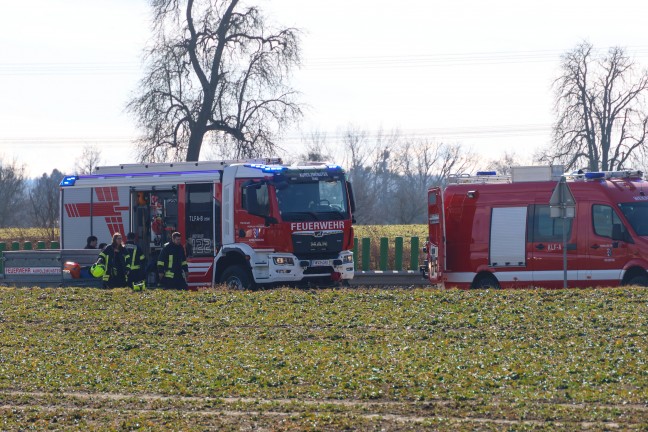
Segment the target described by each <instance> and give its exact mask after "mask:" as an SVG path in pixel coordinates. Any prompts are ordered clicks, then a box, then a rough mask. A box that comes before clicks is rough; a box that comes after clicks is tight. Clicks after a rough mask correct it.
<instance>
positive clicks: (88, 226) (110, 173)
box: [60, 159, 355, 288]
mask: <svg viewBox="0 0 648 432" xmlns="http://www.w3.org/2000/svg"><path fill="white" fill-rule="evenodd" d="M354 210H355V208H354V201H353V193H352V189H351V185H350V183H349V182H348V181H347V180H346V175H345V172H344V170H343V169H342V168H341V167H339V166H337V165H331V164H323V163H317V164H301V165H294V166H293V165H290V166H288V165H284V164H282V162H281V160H280V159H263V160H246V161H210V162H180V163H168V164H153V163H151V164H127V165H118V166H106V167H99V168H97V169H96V170H95V172H94V173H93V174H92V175H74V176H68V177H65V178H64V179H63V181H62V182H61V219H60V220H61V248H63V249H81V248H83V247H84V245H85V242H86V238H87V236H89V235H91V234H92V235H95V236H97V237H98V238H99V241H100V242H101V241H105V242H107V243H110V239H111V237H112V234H113V233H115V232H121V233H127V232H129V231H132V232H134V233H136V235H137V237H138V243H139V244H140V246H142V247H143V248H144V251H145V253H146V255H147V256H148V257H149V262H153V263H154V262H156V261H157V255H158V254H159V251H160V249H161V248H162V247H163V246H164V244H165V243H166V242H168V241H169V240H170V237H171V234H172V233H173V232H174V231H180V232H181V233H182V234H183V236H184V239H185V240H186V242H187V244H188V248H187V249H188V251H189V255H190V258H189V259H188V262H189V281H188V282H189V286H190V287H198V286H211V285H214V284H218V283H227V284H228V285H230V286H235V287H241V288H248V287H252V286H255V285H265V284H268V285H270V284H299V283H313V284H337V283H345V282H348V280H349V279H351V278H352V277H353V274H354V266H353V252H352V248H353V228H352V221H353V211H354ZM154 274H155V270H152V271H151V275H150V276H154Z"/></svg>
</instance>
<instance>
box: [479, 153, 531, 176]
mask: <svg viewBox="0 0 648 432" xmlns="http://www.w3.org/2000/svg"><path fill="white" fill-rule="evenodd" d="M520 165H522V163H521V162H520V160H519V159H518V156H517V155H516V154H515V152H511V153H509V152H504V156H502V157H501V158H500V159H495V160H491V161H490V162H488V165H487V166H486V167H485V168H486V169H487V170H493V171H496V172H497V174H499V175H510V174H511V172H512V171H511V167H514V166H520Z"/></svg>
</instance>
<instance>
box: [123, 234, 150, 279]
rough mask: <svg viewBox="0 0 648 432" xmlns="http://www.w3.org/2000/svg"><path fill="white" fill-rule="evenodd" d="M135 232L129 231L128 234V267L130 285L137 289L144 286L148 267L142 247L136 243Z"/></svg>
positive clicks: (126, 245) (126, 247)
mask: <svg viewBox="0 0 648 432" xmlns="http://www.w3.org/2000/svg"><path fill="white" fill-rule="evenodd" d="M135 237H136V236H135V233H134V232H129V233H128V235H127V236H126V244H125V245H124V248H125V249H126V267H127V268H128V281H127V282H128V285H129V286H131V287H132V288H133V289H135V290H137V289H139V288H143V287H144V285H143V282H144V280H145V279H146V278H145V276H144V269H145V268H146V266H145V263H146V257H145V256H144V251H142V248H141V247H139V246H137V245H136V244H135Z"/></svg>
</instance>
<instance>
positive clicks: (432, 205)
mask: <svg viewBox="0 0 648 432" xmlns="http://www.w3.org/2000/svg"><path fill="white" fill-rule="evenodd" d="M444 217H445V215H444V211H443V191H442V190H441V188H438V187H437V188H431V189H430V190H429V191H428V242H427V273H428V278H429V279H430V282H431V283H438V282H440V281H441V280H442V278H443V274H444V270H445V268H446V262H445V256H446V255H445V223H444Z"/></svg>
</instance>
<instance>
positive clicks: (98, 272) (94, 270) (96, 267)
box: [90, 263, 106, 278]
mask: <svg viewBox="0 0 648 432" xmlns="http://www.w3.org/2000/svg"><path fill="white" fill-rule="evenodd" d="M104 273H106V266H104V265H103V264H99V263H94V264H92V267H90V274H92V276H94V277H96V278H100V277H101V276H103V275H104Z"/></svg>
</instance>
